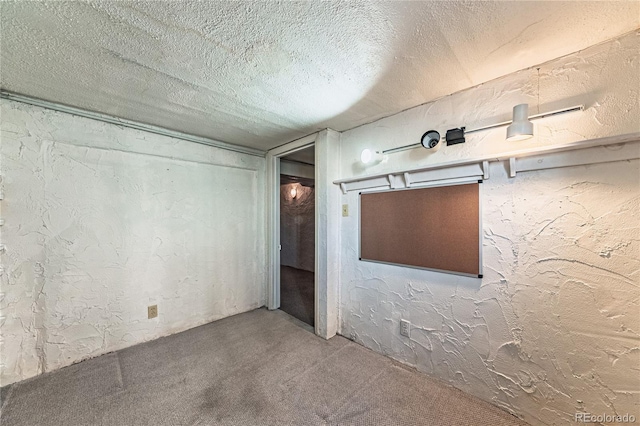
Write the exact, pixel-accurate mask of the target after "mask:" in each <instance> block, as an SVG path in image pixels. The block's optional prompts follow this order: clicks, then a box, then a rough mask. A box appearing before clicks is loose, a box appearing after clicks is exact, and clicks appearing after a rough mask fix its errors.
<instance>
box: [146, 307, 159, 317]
mask: <svg viewBox="0 0 640 426" xmlns="http://www.w3.org/2000/svg"><path fill="white" fill-rule="evenodd" d="M147 316H148V318H149V319H151V318H155V317H157V316H158V305H151V306H148V307H147Z"/></svg>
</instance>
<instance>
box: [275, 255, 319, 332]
mask: <svg viewBox="0 0 640 426" xmlns="http://www.w3.org/2000/svg"><path fill="white" fill-rule="evenodd" d="M314 301H315V282H314V276H313V272H309V271H304V270H302V269H296V268H292V267H290V266H281V267H280V309H282V310H283V311H285V312H286V313H288V314H289V315H292V316H294V317H296V318H298V319H299V320H300V321H303V322H306V323H307V324H309V325H310V326H311V327H313V325H314V318H315V307H314Z"/></svg>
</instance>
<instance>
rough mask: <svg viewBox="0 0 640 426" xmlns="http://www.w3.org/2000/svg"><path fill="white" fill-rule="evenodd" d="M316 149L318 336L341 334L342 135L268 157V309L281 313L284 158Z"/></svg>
mask: <svg viewBox="0 0 640 426" xmlns="http://www.w3.org/2000/svg"><path fill="white" fill-rule="evenodd" d="M310 146H314V147H315V165H314V166H315V189H316V190H315V253H314V255H315V270H314V295H315V296H314V305H315V306H314V307H315V312H314V320H315V321H314V323H315V325H314V332H315V334H316V335H318V336H320V337H323V338H325V339H329V338H331V337H333V336H335V335H336V333H337V331H338V322H339V321H338V315H339V310H338V293H339V287H340V285H339V284H340V222H339V220H340V197H341V193H340V189H339V187H338V186H337V185H334V183H333V181H334V180H336V179H339V177H340V176H339V174H340V165H339V164H340V134H339V133H338V132H336V131H335V130H332V129H325V130H322V131H320V132H318V133H314V134H311V135H308V136H305V137H303V138H300V139H298V140H295V141H293V142H289V143H287V144H284V145H281V146H279V147H276V148H273V149H271V150H269V151H267V155H266V161H267V164H266V172H267V178H266V182H267V188H266V190H267V191H266V192H267V238H266V240H267V308H268V309H278V308H279V307H280V158H282V157H284V156H285V155H288V154H292V153H294V152H296V151H300V150H302V149H305V148H308V147H310Z"/></svg>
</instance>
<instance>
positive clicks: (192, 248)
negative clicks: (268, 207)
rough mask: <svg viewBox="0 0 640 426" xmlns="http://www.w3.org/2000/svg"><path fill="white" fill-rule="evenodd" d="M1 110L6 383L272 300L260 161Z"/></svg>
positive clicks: (57, 117) (30, 110)
mask: <svg viewBox="0 0 640 426" xmlns="http://www.w3.org/2000/svg"><path fill="white" fill-rule="evenodd" d="M1 107H2V150H1V156H2V176H3V185H4V193H5V197H4V200H3V201H2V217H3V218H4V219H5V224H4V226H2V228H1V230H2V243H3V244H5V246H6V249H5V252H4V253H3V254H2V264H3V266H4V270H3V273H2V298H1V299H0V308H1V309H2V328H1V335H2V385H5V384H8V383H12V382H15V381H18V380H23V379H26V378H29V377H32V376H34V375H37V374H39V373H42V372H46V371H51V370H54V369H57V368H60V367H63V366H66V365H69V364H71V363H74V362H77V361H80V360H82V359H85V358H88V357H93V356H97V355H100V354H103V353H106V352H110V351H114V350H117V349H120V348H123V347H127V346H130V345H133V344H136V343H140V342H143V341H147V340H151V339H155V338H158V337H160V336H163V335H168V334H172V333H175V332H178V331H182V330H185V329H188V328H191V327H194V326H197V325H200V324H203V323H206V322H210V321H213V320H216V319H219V318H222V317H225V316H229V315H233V314H236V313H240V312H244V311H247V310H250V309H253V308H257V307H259V306H261V305H263V304H264V300H265V272H264V270H265V264H264V262H265V254H264V244H265V243H264V217H265V212H264V207H263V206H264V205H265V202H264V191H263V188H264V166H265V164H264V159H263V158H259V157H254V156H249V155H244V154H238V153H233V152H229V151H224V150H220V149H216V148H211V147H207V146H203V145H197V144H193V143H189V142H184V141H180V140H176V139H171V138H168V137H164V136H159V135H153V134H149V133H145V132H142V131H137V130H132V129H128V128H122V127H119V126H115V125H111V124H106V123H101V122H97V121H93V120H89V119H85V118H80V117H75V116H72V115H68V114H63V113H58V112H54V111H50V110H46V109H42V108H38V107H32V106H28V105H25V104H19V103H14V102H10V101H5V100H2V102H1ZM153 304H157V305H158V310H159V316H158V318H156V319H152V320H149V319H147V306H148V305H153Z"/></svg>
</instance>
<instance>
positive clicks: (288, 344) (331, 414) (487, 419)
mask: <svg viewBox="0 0 640 426" xmlns="http://www.w3.org/2000/svg"><path fill="white" fill-rule="evenodd" d="M2 394H3V395H2V396H3V401H2V402H3V406H2V413H1V417H0V423H1V424H2V426H13V425H29V426H33V425H65V426H69V425H83V426H86V425H117V426H122V425H492V426H496V425H516V424H524V423H522V422H521V421H519V420H518V419H516V418H515V417H513V416H511V415H509V414H507V413H505V412H503V411H501V410H499V409H498V408H496V407H494V406H492V405H490V404H487V403H485V402H482V401H480V400H478V399H475V398H472V397H470V396H468V395H466V394H464V393H463V392H461V391H458V390H456V389H453V388H451V387H449V386H447V385H445V384H443V383H440V382H438V381H435V380H432V379H429V378H428V377H427V376H425V375H423V374H421V373H418V372H416V371H414V370H412V369H409V368H406V367H403V366H401V365H399V364H397V363H395V362H393V361H392V360H390V359H389V358H386V357H384V356H382V355H379V354H376V353H374V352H372V351H370V350H368V349H365V348H364V347H362V346H359V345H358V344H355V343H353V342H351V341H349V340H347V339H345V338H342V337H339V336H336V337H334V338H332V339H330V340H328V341H326V340H323V339H320V338H318V337H316V336H315V335H313V334H312V333H310V332H309V331H308V326H304V325H302V324H301V323H300V322H299V321H298V320H296V319H294V318H292V317H290V316H289V315H287V314H285V313H284V312H282V311H267V310H265V309H258V310H255V311H252V312H247V313H244V314H241V315H236V316H233V317H230V318H226V319H223V320H220V321H216V322H214V323H211V324H207V325H204V326H201V327H197V328H194V329H191V330H188V331H185V332H183V333H179V334H175V335H173V336H169V337H165V338H161V339H158V340H154V341H152V342H148V343H144V344H140V345H137V346H134V347H131V348H127V349H124V350H121V351H118V352H114V353H110V354H106V355H103V356H100V357H98V358H94V359H91V360H87V361H84V362H81V363H78V364H75V365H72V366H70V367H66V368H63V369H61V370H58V371H55V372H52V373H48V374H45V375H42V376H39V377H37V378H34V379H30V380H27V381H24V382H20V383H17V384H14V385H12V386H8V387H5V388H3V389H2Z"/></svg>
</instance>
